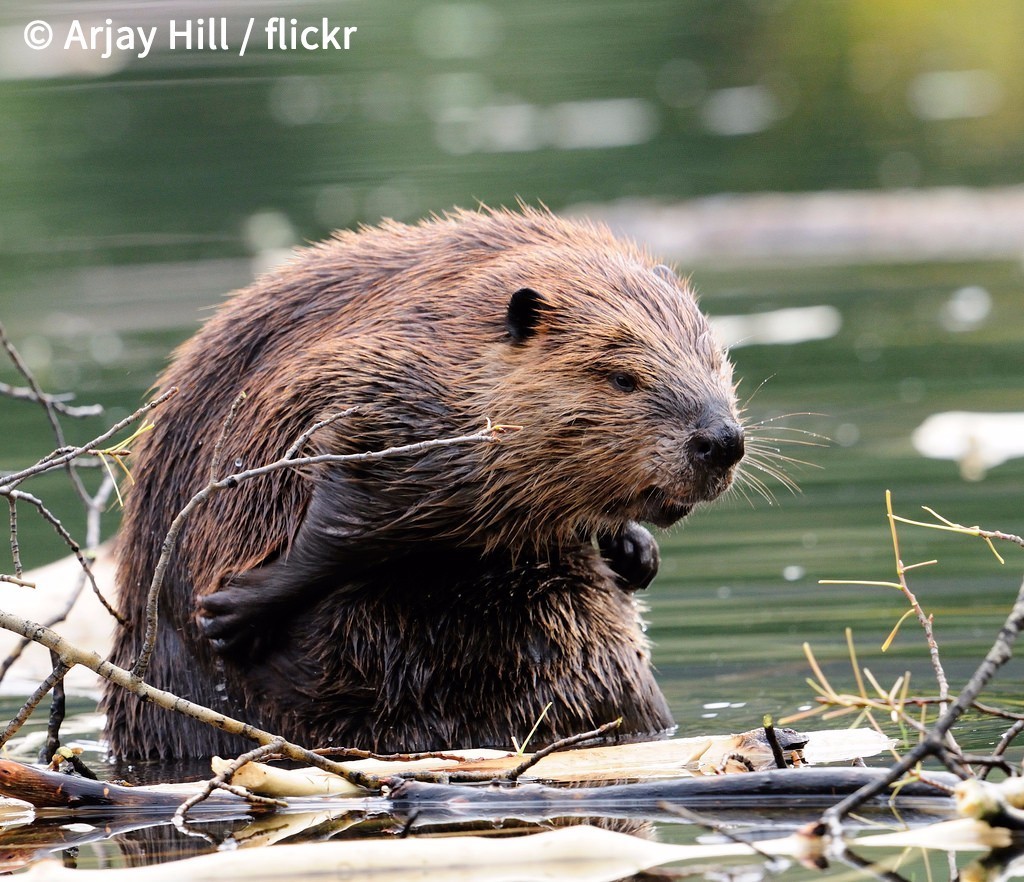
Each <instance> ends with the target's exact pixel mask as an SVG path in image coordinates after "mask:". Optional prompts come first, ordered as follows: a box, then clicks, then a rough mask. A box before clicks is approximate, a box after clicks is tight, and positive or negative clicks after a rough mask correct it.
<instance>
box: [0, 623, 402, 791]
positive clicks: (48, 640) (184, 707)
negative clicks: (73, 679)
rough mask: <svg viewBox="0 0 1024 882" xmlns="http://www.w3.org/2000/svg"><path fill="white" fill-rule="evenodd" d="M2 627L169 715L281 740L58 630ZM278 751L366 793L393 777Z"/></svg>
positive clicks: (301, 752) (289, 748)
mask: <svg viewBox="0 0 1024 882" xmlns="http://www.w3.org/2000/svg"><path fill="white" fill-rule="evenodd" d="M0 628H4V629H6V630H8V631H12V632H13V633H15V634H20V635H21V636H22V637H27V638H28V639H29V640H31V641H33V642H35V643H39V644H41V645H42V646H45V647H46V648H47V649H49V650H50V651H51V652H54V653H56V654H57V656H58V658H59V659H60V661H61V663H62V664H63V665H65V666H66V667H67V668H69V669H70V668H71V667H73V666H74V665H82V666H83V667H85V668H88V669H89V670H90V671H93V672H95V673H96V674H99V676H100V677H102V678H103V679H104V680H108V681H109V682H111V683H113V684H114V685H116V686H120V687H121V688H122V689H127V690H128V691H129V692H131V693H132V694H133V695H137V696H138V697H139V698H140V699H141V700H142V701H148V702H151V703H153V704H155V705H158V706H159V707H162V708H165V709H166V710H167V711H169V712H177V713H181V714H184V715H185V716H187V717H191V718H192V719H194V720H199V721H200V722H202V723H206V724H208V725H211V726H213V727H215V728H217V729H220V730H221V731H222V732H227V733H228V734H229V735H238V736H239V737H241V738H248V739H249V740H250V741H255V742H257V743H258V744H269V743H270V742H273V741H275V740H279V739H280V736H279V735H275V734H273V733H271V732H266V731H264V730H263V729H258V728H256V727H255V726H251V725H249V724H248V723H243V722H242V721H240V720H236V719H234V718H232V717H229V716H226V715H224V714H222V713H219V712H217V711H214V710H211V709H210V708H207V707H203V706H202V705H200V704H196V703H195V702H192V701H189V700H188V699H185V698H180V697H179V696H177V695H174V694H173V693H171V692H167V691H165V690H163V689H157V688H156V687H155V686H150V685H149V684H148V683H146V682H144V681H142V680H140V679H139V678H138V677H135V676H133V675H132V673H131V672H130V671H126V670H125V669H124V668H120V667H118V666H117V665H115V664H113V663H112V662H109V661H106V660H105V659H103V658H101V657H100V655H99V654H98V653H95V652H90V651H86V650H82V649H79V648H78V647H77V646H74V645H73V644H72V643H70V642H68V641H67V640H65V639H64V638H63V637H61V636H60V634H58V633H57V632H56V631H51V630H50V629H49V628H46V627H44V626H43V625H40V624H39V623H37V622H32V621H29V620H27V619H23V618H21V617H20V616H15V615H13V614H11V613H8V612H5V611H4V610H2V609H0ZM278 752H280V753H282V754H284V755H285V756H286V757H288V758H289V759H293V760H298V761H299V762H303V763H306V764H307V765H311V766H314V767H315V768H318V769H323V770H324V771H325V772H332V773H333V774H335V775H340V776H341V777H342V778H344V779H345V780H346V781H348V782H350V783H351V784H355V785H356V786H357V787H363V788H365V789H367V790H379V789H380V788H381V787H382V786H384V785H386V784H388V783H389V782H391V781H392V779H391V778H381V777H378V776H376V775H367V774H364V773H362V772H356V771H353V770H351V769H349V768H348V767H347V766H345V765H343V764H341V763H337V762H334V761H332V760H329V759H326V758H325V757H322V756H319V755H317V754H315V753H313V751H311V750H307V749H306V748H304V747H302V746H300V745H298V744H293V743H292V742H290V741H283V743H282V744H281V745H280V746H279V747H278Z"/></svg>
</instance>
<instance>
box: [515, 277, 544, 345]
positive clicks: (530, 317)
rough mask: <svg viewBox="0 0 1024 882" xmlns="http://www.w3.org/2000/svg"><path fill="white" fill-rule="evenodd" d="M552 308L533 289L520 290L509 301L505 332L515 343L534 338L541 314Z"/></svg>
mask: <svg viewBox="0 0 1024 882" xmlns="http://www.w3.org/2000/svg"><path fill="white" fill-rule="evenodd" d="M549 308H550V307H549V306H548V305H547V304H546V303H545V302H544V299H543V298H542V297H541V296H540V294H538V293H537V292H536V291H534V290H533V288H520V289H519V290H518V291H516V293H515V294H513V295H512V297H511V298H510V299H509V301H508V312H507V313H506V315H505V330H506V331H508V335H509V336H510V337H511V338H512V342H514V343H522V342H523V341H524V340H527V339H528V338H530V337H532V336H533V335H534V333H535V332H536V330H537V324H538V323H539V322H540V316H541V313H542V312H543V311H544V310H545V309H549Z"/></svg>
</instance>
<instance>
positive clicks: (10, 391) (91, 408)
mask: <svg viewBox="0 0 1024 882" xmlns="http://www.w3.org/2000/svg"><path fill="white" fill-rule="evenodd" d="M0 395H3V396H4V397H6V398H12V399H14V400H15V401H32V402H38V401H39V400H40V399H39V395H38V394H37V393H36V392H34V391H33V390H32V389H29V388H28V387H26V386H12V385H11V384H10V383H0ZM74 397H75V396H74V395H72V394H70V393H67V394H62V395H52V394H49V393H43V402H44V403H49V405H50V407H52V408H53V409H54V410H55V411H56V412H57V413H61V414H64V416H69V417H73V418H82V417H91V416H100V414H102V413H103V405H102V404H83V405H79V406H75V405H70V404H65V402H66V401H71V400H72V399H73V398H74Z"/></svg>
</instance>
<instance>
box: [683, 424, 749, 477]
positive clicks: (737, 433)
mask: <svg viewBox="0 0 1024 882" xmlns="http://www.w3.org/2000/svg"><path fill="white" fill-rule="evenodd" d="M689 446H690V453H691V455H692V456H693V458H694V459H695V460H696V461H697V462H699V463H701V464H702V465H704V466H707V467H709V468H714V469H720V470H722V471H725V470H726V469H728V468H730V467H732V466H734V465H735V464H736V463H738V462H739V461H740V459H742V458H743V427H742V426H740V424H739V423H737V422H735V421H733V420H723V421H721V422H719V423H716V424H715V425H711V426H708V427H706V428H703V429H701V430H700V431H699V432H697V433H695V434H694V435H693V437H692V438H691V439H690V445H689Z"/></svg>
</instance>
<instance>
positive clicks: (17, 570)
mask: <svg viewBox="0 0 1024 882" xmlns="http://www.w3.org/2000/svg"><path fill="white" fill-rule="evenodd" d="M7 504H8V505H9V506H10V507H11V557H12V558H13V559H14V575H15V577H17V578H18V579H20V578H22V577H23V576H24V575H25V571H24V569H23V568H22V566H21V548H20V546H19V545H18V504H17V502H15V500H14V499H13V498H8V500H7Z"/></svg>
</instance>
